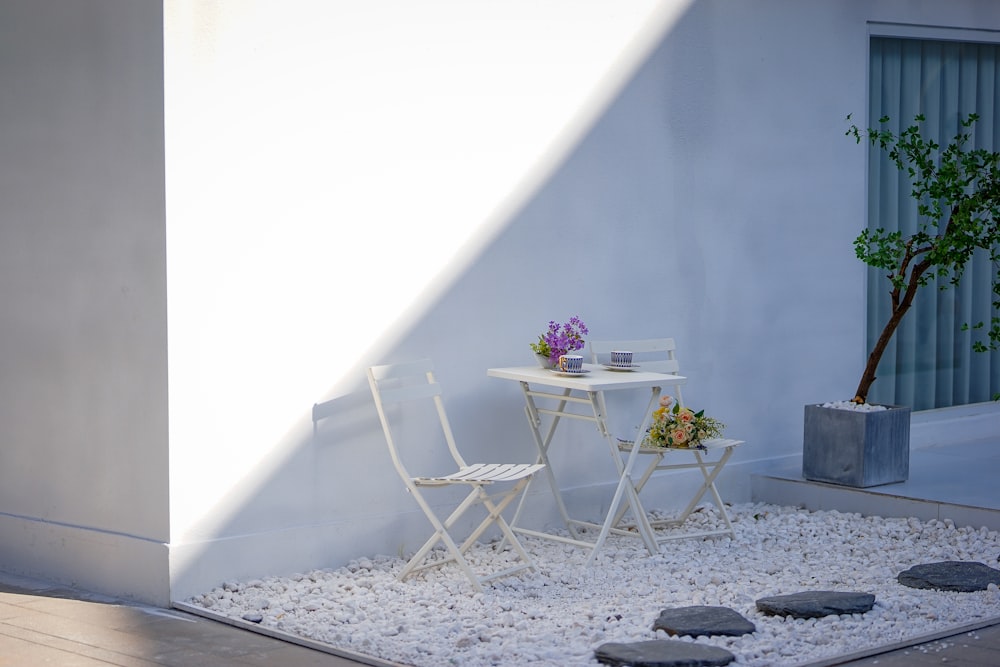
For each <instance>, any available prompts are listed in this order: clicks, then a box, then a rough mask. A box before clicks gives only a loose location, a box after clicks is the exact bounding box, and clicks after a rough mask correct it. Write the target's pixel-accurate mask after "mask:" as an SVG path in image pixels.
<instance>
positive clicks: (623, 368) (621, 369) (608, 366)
mask: <svg viewBox="0 0 1000 667" xmlns="http://www.w3.org/2000/svg"><path fill="white" fill-rule="evenodd" d="M603 366H604V367H605V368H606V369H608V370H609V371H619V372H622V373H628V372H631V371H632V370H634V369H636V368H639V364H629V365H628V366H612V365H611V364H603Z"/></svg>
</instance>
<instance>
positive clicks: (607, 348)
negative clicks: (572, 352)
mask: <svg viewBox="0 0 1000 667" xmlns="http://www.w3.org/2000/svg"><path fill="white" fill-rule="evenodd" d="M589 347H590V355H591V359H592V361H593V363H595V364H596V363H608V359H609V358H610V356H611V352H612V350H631V351H632V353H633V355H635V356H634V363H635V362H641V363H640V367H641V368H642V370H644V371H652V372H656V373H667V374H672V375H679V374H680V363H679V362H678V361H677V356H676V350H677V345H676V343H675V341H674V339H673V338H649V339H643V340H614V341H593V340H592V341H589ZM666 387H667V389H665V391H664V393H667V394H672V395H673V396H674V399H675V400H676V401H677V402H678V403H679V404H680V405H681V406H684V405H685V403H684V396H683V395H682V394H681V386H680V385H679V384H670V383H666ZM603 400H604V397H603V395H602V396H601V401H602V402H603ZM602 406H603V403H602ZM605 412H606V410H605ZM643 436H644V434H643V433H637V434H636V435H635V437H636V438H642V437H643ZM743 442H744V441H743V440H732V439H729V438H712V439H710V440H704V441H702V443H701V444H702V447H703V449H699V448H683V447H668V448H663V447H646V446H643V445H641V444H640V447H639V450H638V453H639V454H647V455H650V456H652V457H653V460H652V461H650V463H649V465H648V466H647V467H646V469H645V471H643V473H642V475H641V476H640V477H639V479H638V481H636V482H635V490H636V493H638V492H640V491H642V488H643V487H644V486H645V485H646V482H648V481H649V478H650V477H651V476H652V475H653V473H654V472H656V471H657V470H683V469H690V468H698V469H699V470H700V471H701V474H702V477H703V482H702V484H701V486H700V487H699V489H698V491H697V492H695V494H694V496H693V497H692V498H691V501H690V502H689V503H688V504H687V507H685V508H684V510H683V511H682V512H681V513H680V515H679V516H678V517H677V518H674V519H657V520H652V521H650V524H651V525H652V526H654V527H674V526H680V525H682V524H684V522H685V521H687V519H688V517H690V516H691V513H692V512H693V511H694V509H695V508H696V507H697V506H698V503H699V502H700V501H701V499H702V498H703V497H704V496H705V494H706V493H711V496H712V500H713V502H714V503H715V506H716V507H717V508H718V510H719V515H720V516H721V517H722V521H723V523H724V524H725V528H720V529H718V530H703V531H688V532H685V533H674V534H670V535H657V536H656V540H657V541H658V542H665V541H668V540H678V539H686V538H691V537H707V536H711V535H729V536H730V537H735V532H734V531H733V524H732V523H731V522H730V520H729V513H728V512H727V511H726V506H725V504H724V503H723V502H722V497H721V496H720V495H719V489H718V488H717V487H716V486H715V480H716V478H717V477H718V476H719V473H720V472H722V469H723V468H724V467H725V466H726V463H727V462H728V461H729V457H731V456H732V454H733V450H734V449H735V448H736V447H737V446H739V445H741V444H743ZM619 447H620V448H621V449H622V450H623V451H631V450H632V447H633V442H632V441H630V440H628V439H621V440H619ZM709 451H721V452H722V454H721V456H720V457H719V458H718V459H715V460H713V459H707V458H705V456H704V454H705V453H706V452H709ZM683 452H687V453H689V454H693V455H694V458H695V460H694V462H692V463H664V459H665V458H666V456H667V455H668V454H673V453H683ZM628 509H629V508H628V507H626V506H623V507H622V508H621V509H619V510H618V514H617V515H616V516H615V522H614V523H615V525H619V524H620V523H621V521H622V519H623V517H624V515H625V512H626V511H627V510H628Z"/></svg>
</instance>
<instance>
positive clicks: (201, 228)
mask: <svg viewBox="0 0 1000 667" xmlns="http://www.w3.org/2000/svg"><path fill="white" fill-rule="evenodd" d="M209 7H211V11H207V10H206V6H205V5H204V3H195V2H181V1H172V2H168V3H167V17H166V23H167V28H166V35H167V55H166V61H167V76H166V91H167V92H166V98H167V104H166V109H167V110H166V125H167V146H168V163H167V182H168V207H167V208H168V213H169V215H168V258H169V266H170V275H171V282H170V312H171V329H170V333H171V367H170V373H171V375H170V377H171V434H172V440H171V464H172V465H171V480H172V488H173V489H174V493H173V496H172V497H173V499H174V500H173V502H172V507H171V523H172V531H173V536H174V541H175V544H174V547H175V548H174V550H173V551H172V553H173V554H174V555H175V557H174V558H172V581H173V586H174V587H173V594H174V596H175V597H183V596H184V595H188V594H191V593H194V592H196V591H198V590H202V589H204V588H206V587H208V586H211V585H214V584H215V583H217V582H218V581H219V580H220V579H221V578H223V577H230V576H231V577H236V576H249V575H252V574H259V573H264V572H277V571H291V570H294V569H303V568H308V567H315V566H323V565H338V564H340V563H343V562H345V561H346V560H348V559H350V558H351V557H355V556H358V555H360V554H370V553H375V552H382V553H398V552H399V551H401V550H406V549H409V548H412V547H413V546H415V544H416V543H417V541H418V540H419V539H422V537H423V536H424V533H425V529H426V526H425V522H424V519H423V518H422V516H420V515H419V514H418V513H416V512H415V511H414V510H415V507H414V505H413V503H412V501H411V499H409V498H408V497H406V495H405V493H403V492H402V491H401V489H400V486H401V485H400V484H399V482H398V481H397V480H396V479H395V473H394V471H393V470H392V468H391V466H390V463H389V460H388V457H387V455H386V453H385V451H384V445H383V443H382V440H381V434H380V432H379V430H378V426H377V422H376V419H375V414H374V410H373V408H372V406H371V401H370V399H369V398H368V395H367V388H366V387H365V385H364V382H363V368H364V367H365V366H366V365H369V364H371V363H381V362H387V361H392V360H402V359H407V358H413V357H417V356H425V355H426V356H430V357H432V358H434V359H435V360H436V362H437V364H438V366H439V369H440V372H439V375H440V377H441V380H442V382H443V384H444V386H445V388H446V390H447V391H448V394H449V408H450V409H451V412H452V415H453V420H454V421H455V426H456V429H457V431H458V433H459V434H460V436H464V439H465V446H466V448H467V449H468V450H470V455H471V457H472V458H481V457H490V456H500V457H501V458H529V457H530V456H531V455H532V451H531V446H530V443H529V440H528V437H527V431H526V429H525V425H524V423H523V421H522V419H523V418H522V415H521V403H520V398H519V394H518V392H517V389H516V387H515V386H513V385H505V384H504V383H502V382H501V381H498V380H491V379H488V378H487V377H486V376H485V372H484V371H485V368H486V367H487V366H491V365H512V364H521V363H531V357H530V352H529V350H528V347H527V345H528V343H529V342H530V341H531V340H533V339H534V337H535V336H536V335H537V334H538V333H539V332H540V331H541V330H542V328H543V327H544V326H545V323H546V322H547V321H548V320H549V319H553V318H554V319H560V320H562V319H565V318H568V317H569V316H571V315H574V314H578V315H580V316H581V317H583V318H584V319H585V321H586V322H587V323H588V324H589V325H590V327H591V331H592V334H591V335H592V336H594V337H605V338H613V337H625V336H632V335H635V336H655V335H661V334H669V335H672V336H674V337H676V338H677V340H678V343H679V345H680V346H681V350H682V355H683V356H682V360H683V364H684V367H685V372H686V373H687V374H688V375H689V376H690V377H691V378H692V380H691V384H690V389H689V391H688V392H686V398H687V399H688V402H689V403H695V404H697V405H700V406H703V407H706V408H707V409H708V410H709V411H710V412H711V413H712V414H716V415H718V416H720V417H722V418H723V419H724V420H725V421H726V422H727V423H728V424H729V429H730V433H732V434H734V435H736V434H738V435H740V436H742V437H744V438H745V439H746V440H747V441H748V445H747V446H746V447H745V448H743V450H742V451H741V452H740V453H739V455H738V460H737V461H736V464H735V465H734V466H733V467H732V469H731V470H732V472H731V475H730V479H729V480H728V481H727V487H726V488H727V489H729V493H731V494H733V495H734V496H735V499H746V498H747V497H748V494H749V485H748V483H747V480H748V473H749V471H751V470H753V469H757V468H761V467H766V466H768V465H775V464H777V463H779V462H781V461H782V460H783V459H784V458H788V457H793V456H794V455H795V454H796V453H798V452H799V451H800V446H801V445H800V443H801V436H800V433H801V425H802V424H801V420H802V406H803V405H804V404H805V403H807V402H813V401H820V400H827V399H829V398H838V397H844V396H847V395H848V394H849V393H850V392H851V391H852V390H853V387H854V385H855V383H856V379H857V377H858V375H859V373H860V371H861V366H862V362H863V357H864V350H863V347H864V329H863V324H864V323H863V313H864V298H865V297H864V285H863V283H864V279H865V278H864V275H865V274H864V269H863V265H861V264H860V262H858V261H857V260H856V259H855V258H854V255H853V249H852V247H851V239H852V238H853V237H854V235H855V234H856V233H857V231H858V230H859V229H860V228H861V227H862V226H863V224H864V215H865V206H864V201H865V177H864V164H865V160H864V150H863V149H862V148H860V147H858V146H857V145H855V144H854V143H853V142H852V141H850V140H849V139H848V138H847V137H845V136H844V130H845V129H846V124H845V121H844V119H845V116H846V115H847V114H848V113H854V114H855V117H863V115H864V112H865V109H866V80H865V77H866V70H867V40H868V27H867V21H871V20H878V21H890V22H905V23H926V24H932V25H933V24H939V25H949V26H975V27H979V28H983V27H993V28H1000V16H998V13H997V10H996V9H995V5H994V4H992V3H990V2H975V1H964V2H956V3H948V4H947V6H944V5H943V4H940V3H934V2H907V3H900V2H860V1H859V2H800V3H788V2H749V3H731V2H696V3H693V4H691V3H687V2H653V1H649V2H641V3H628V4H627V5H623V4H622V3H612V2H605V1H603V0H593V1H591V2H583V3H581V2H572V3H570V2H565V3H564V2H552V3H536V2H521V3H517V2H515V3H504V4H502V5H501V4H493V3H482V2H472V3H470V2H444V1H438V2H430V3H428V2H425V3H418V4H414V3H408V2H402V1H400V2H391V1H384V2H377V3H359V4H351V5H348V4H345V3H326V2H309V1H308V0H298V1H297V2H292V3H281V5H280V7H279V6H278V4H277V3H266V2H258V3H246V2H240V1H236V0H233V1H231V2H215V3H212V4H211V5H209ZM338 397H339V398H341V400H340V402H339V403H340V409H339V411H337V412H335V413H334V415H333V416H332V417H330V418H329V419H327V420H326V421H324V422H322V423H321V424H320V427H319V432H318V435H317V436H316V437H313V435H312V432H311V427H312V426H311V423H310V421H309V408H310V406H311V405H312V403H314V402H322V401H325V400H328V399H332V398H338ZM565 435H567V436H569V438H568V439H570V440H573V441H574V442H573V446H572V450H571V451H572V453H569V450H564V451H563V452H557V453H556V461H557V465H561V466H563V467H564V469H563V471H562V476H561V481H562V482H563V484H564V485H566V486H567V487H571V489H572V490H571V492H570V493H571V495H572V496H573V497H574V499H575V500H576V501H577V502H578V503H579V505H580V506H581V511H582V512H584V513H587V512H591V513H595V512H599V511H600V509H601V503H602V502H606V499H603V500H602V492H603V490H604V486H603V484H605V483H606V482H607V481H608V480H609V479H610V474H611V473H610V469H609V468H610V464H609V462H608V461H607V460H606V457H607V455H606V453H605V451H604V450H603V449H602V448H601V446H600V444H599V443H598V442H597V441H596V440H594V437H593V436H594V434H593V433H592V432H591V431H590V430H589V429H588V428H587V427H585V426H579V427H577V426H575V425H574V426H573V427H572V428H570V429H568V430H567V431H566V433H565ZM430 446H431V445H430V443H424V450H422V451H425V450H426V448H427V447H430ZM181 489H184V490H185V492H184V494H183V497H182V494H181V493H180V490H181ZM544 500H545V497H544V496H538V497H537V498H536V501H537V503H538V504H539V506H541V507H542V509H540V510H539V511H538V512H537V513H536V515H535V518H536V519H537V520H538V521H543V520H546V519H549V518H551V515H550V514H546V508H545V506H544V502H543V501H544ZM675 501H676V497H675V496H673V495H670V494H669V493H664V494H662V495H660V496H659V497H658V498H657V499H656V501H655V502H659V503H660V504H661V505H664V506H669V505H671V503H673V502H675ZM290 545H291V548H289V546H290Z"/></svg>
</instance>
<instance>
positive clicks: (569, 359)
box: [559, 354, 583, 373]
mask: <svg viewBox="0 0 1000 667" xmlns="http://www.w3.org/2000/svg"><path fill="white" fill-rule="evenodd" d="M559 370H561V371H562V372H564V373H579V372H581V371H582V370H583V356H582V355H579V354H564V355H562V356H560V357H559Z"/></svg>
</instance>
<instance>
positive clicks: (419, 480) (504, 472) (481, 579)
mask: <svg viewBox="0 0 1000 667" xmlns="http://www.w3.org/2000/svg"><path fill="white" fill-rule="evenodd" d="M368 384H369V387H370V388H371V392H372V397H373V398H374V399H375V407H376V408H377V410H378V416H379V420H380V421H381V423H382V430H383V432H384V434H385V439H386V443H387V444H388V446H389V453H390V455H391V456H392V462H393V465H395V467H396V471H397V472H398V473H399V476H400V477H401V478H402V479H403V483H404V484H405V485H406V489H407V490H408V491H409V492H410V493H411V494H412V495H413V498H414V499H415V500H416V501H417V504H418V505H419V506H420V508H421V509H422V510H423V512H424V514H425V515H427V519H428V520H429V521H430V522H431V525H432V526H433V527H434V534H433V535H431V537H430V538H429V539H428V540H427V541H426V542H425V543H424V544H423V546H421V547H420V549H418V550H417V552H416V553H415V554H414V555H413V557H412V558H410V560H409V561H408V562H407V563H406V566H405V567H404V568H403V570H402V571H401V572H400V573H399V579H400V581H402V580H404V579H406V578H407V577H408V576H410V575H412V574H414V573H416V572H419V571H421V570H425V569H428V568H432V567H440V566H442V565H445V564H447V563H450V562H454V563H456V564H457V565H458V566H459V568H461V570H462V572H464V573H465V575H466V576H467V577H468V578H469V580H470V581H471V582H472V585H473V586H474V587H475V588H476V590H478V591H482V590H483V583H485V582H487V581H490V580H492V579H497V578H499V577H504V576H508V575H511V574H514V573H516V572H520V571H521V570H524V569H534V563H533V561H532V560H531V557H530V556H529V555H528V553H527V552H526V551H525V550H524V547H523V546H522V545H521V543H520V542H519V541H518V540H517V538H516V537H515V536H514V533H513V531H512V530H511V528H510V525H508V523H507V521H506V520H505V519H504V518H503V515H502V512H503V511H504V509H505V508H506V507H507V506H508V505H509V504H510V503H511V502H513V501H514V499H516V498H517V497H518V495H519V494H521V493H522V492H523V491H524V489H525V487H526V486H527V485H528V483H529V481H530V480H531V477H532V475H534V474H535V473H536V472H537V471H539V470H541V469H542V468H544V467H545V466H544V465H541V464H537V463H536V464H531V463H474V464H471V465H469V464H467V463H466V462H465V460H464V459H463V458H462V455H461V454H460V453H459V450H458V447H457V445H456V443H455V437H454V435H453V433H452V430H451V425H450V424H449V422H448V417H447V414H446V413H445V409H444V401H443V399H442V397H441V387H440V385H439V384H438V383H437V381H436V380H435V379H434V372H433V366H432V364H431V362H430V360H427V359H423V360H420V361H415V362H410V363H404V364H390V365H383V366H372V367H371V368H369V369H368ZM418 399H425V400H426V399H430V400H432V401H433V403H434V406H435V408H436V411H437V415H438V420H439V421H440V424H441V430H442V432H443V435H444V439H445V442H446V443H447V445H448V450H449V452H450V453H451V457H452V458H453V459H454V461H455V463H456V465H457V466H458V470H457V471H455V472H452V473H450V474H446V475H441V476H435V477H414V476H412V475H410V474H409V472H408V471H407V469H406V467H405V466H404V465H403V461H402V458H401V457H400V455H399V451H398V449H397V445H396V438H395V437H394V435H393V430H392V427H391V426H390V422H389V417H388V414H387V408H388V407H389V406H391V405H393V404H396V403H400V402H403V401H412V400H418ZM502 482H514V486H513V487H510V488H508V489H507V490H505V491H502V492H498V493H495V494H493V495H490V494H488V493H487V492H486V490H485V487H488V486H491V485H493V484H495V483H502ZM457 485H464V486H467V487H471V488H470V490H469V493H468V495H466V497H465V499H464V500H463V501H462V502H461V504H459V505H458V507H457V508H455V510H454V511H453V512H452V513H451V514H450V515H449V516H448V518H446V519H445V520H444V521H442V520H441V519H440V518H439V517H438V516H437V514H436V513H435V512H434V510H433V509H432V508H431V506H430V504H429V503H428V502H427V500H426V499H425V498H424V496H423V494H422V493H421V489H423V488H434V487H438V488H442V487H450V486H457ZM476 505H482V506H483V507H484V508H485V510H486V513H487V516H486V518H485V519H483V521H482V522H481V523H480V524H479V525H478V526H477V527H476V529H475V530H474V531H472V534H471V535H469V537H467V538H466V539H465V541H464V542H462V544H461V545H458V544H456V543H455V540H454V539H453V538H452V537H451V535H450V534H449V530H450V529H451V528H452V527H453V526H454V525H455V523H456V522H457V521H458V520H459V518H460V517H462V516H463V515H464V514H465V513H466V512H467V511H468V510H469V509H470V508H472V507H475V506H476ZM493 524H496V526H497V527H498V528H499V529H500V531H501V532H502V533H503V536H504V540H503V542H501V543H500V545H501V546H502V545H503V544H504V543H509V544H510V545H511V547H512V548H513V549H514V551H516V552H517V555H518V557H519V558H520V559H521V564H520V565H517V566H515V567H512V568H509V569H506V570H503V571H499V572H494V573H492V574H488V575H485V576H479V575H477V574H476V573H475V572H474V571H473V570H472V567H471V566H470V565H469V562H468V560H467V559H466V558H465V555H464V554H465V553H466V552H467V551H468V550H469V548H470V547H471V546H472V545H473V544H475V542H476V540H478V539H479V538H480V537H481V536H482V534H483V533H484V532H485V531H486V530H487V528H489V527H490V526H491V525H493ZM439 542H440V543H442V544H443V545H444V547H445V549H446V550H447V552H448V556H447V557H446V558H444V559H440V560H435V561H433V562H425V561H426V559H427V556H428V555H429V554H430V552H431V550H432V549H433V548H434V547H435V546H436V545H437V544H438V543H439Z"/></svg>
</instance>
